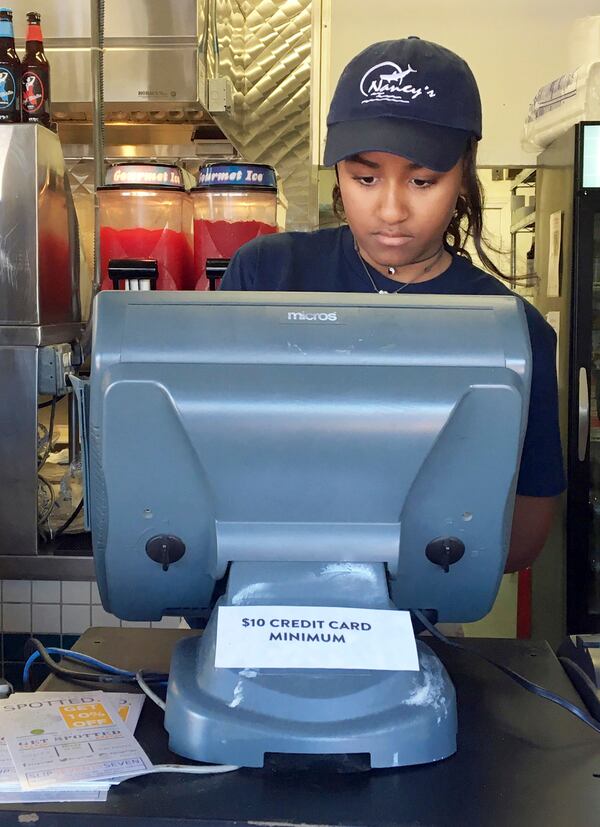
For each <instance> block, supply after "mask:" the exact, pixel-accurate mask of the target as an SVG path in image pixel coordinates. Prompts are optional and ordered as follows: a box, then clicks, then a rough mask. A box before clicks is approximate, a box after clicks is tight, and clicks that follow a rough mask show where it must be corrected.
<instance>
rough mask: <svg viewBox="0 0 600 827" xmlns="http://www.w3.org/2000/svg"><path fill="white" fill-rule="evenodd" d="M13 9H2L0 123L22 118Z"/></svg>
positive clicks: (0, 23) (0, 30)
mask: <svg viewBox="0 0 600 827" xmlns="http://www.w3.org/2000/svg"><path fill="white" fill-rule="evenodd" d="M12 18H13V15H12V11H11V10H10V9H0V123H19V121H20V120H21V61H20V60H19V57H18V55H17V53H16V51H15V37H14V34H13V24H12Z"/></svg>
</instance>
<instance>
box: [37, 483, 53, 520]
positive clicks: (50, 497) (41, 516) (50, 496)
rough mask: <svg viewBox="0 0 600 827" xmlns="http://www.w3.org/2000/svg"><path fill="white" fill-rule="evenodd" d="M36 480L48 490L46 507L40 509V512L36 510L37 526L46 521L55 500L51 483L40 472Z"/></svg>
mask: <svg viewBox="0 0 600 827" xmlns="http://www.w3.org/2000/svg"><path fill="white" fill-rule="evenodd" d="M38 480H39V482H41V483H42V485H43V486H45V487H46V490H47V491H48V504H47V505H46V508H45V509H44V510H43V511H41V513H40V512H39V511H38V521H37V524H38V527H39V526H41V525H43V524H44V523H45V522H46V520H47V519H48V517H49V516H50V514H51V513H52V509H53V508H54V504H55V502H56V496H55V494H54V488H53V486H52V485H51V483H49V482H48V480H47V479H46V477H43V476H42V475H41V474H38Z"/></svg>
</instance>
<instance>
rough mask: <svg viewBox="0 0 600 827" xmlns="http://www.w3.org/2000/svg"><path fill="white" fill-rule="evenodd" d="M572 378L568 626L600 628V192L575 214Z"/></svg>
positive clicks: (580, 202) (588, 195)
mask: <svg viewBox="0 0 600 827" xmlns="http://www.w3.org/2000/svg"><path fill="white" fill-rule="evenodd" d="M574 219H575V220H574V239H573V240H574V251H573V252H574V256H573V264H574V267H573V282H572V289H573V292H572V316H571V322H572V328H571V333H572V338H571V365H570V381H569V385H570V387H569V399H570V404H569V408H570V410H569V450H568V472H569V489H568V497H567V502H568V516H567V552H568V553H567V626H568V631H569V633H572V634H573V633H579V632H584V633H585V632H589V633H593V632H600V193H598V191H597V190H592V191H585V190H582V191H580V193H579V196H578V197H577V199H576V205H575V214H574Z"/></svg>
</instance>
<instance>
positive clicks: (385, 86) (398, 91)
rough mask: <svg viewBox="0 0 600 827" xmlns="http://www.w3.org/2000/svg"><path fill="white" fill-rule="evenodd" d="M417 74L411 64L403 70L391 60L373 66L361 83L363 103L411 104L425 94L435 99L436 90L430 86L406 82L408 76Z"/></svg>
mask: <svg viewBox="0 0 600 827" xmlns="http://www.w3.org/2000/svg"><path fill="white" fill-rule="evenodd" d="M416 72H417V70H416V69H413V67H412V66H411V65H410V63H409V64H408V65H407V67H406V69H401V68H400V67H399V66H398V64H397V63H392V61H391V60H386V61H384V62H383V63H378V64H377V65H376V66H371V68H370V69H369V70H368V72H365V74H364V75H363V76H362V80H361V82H360V91H361V92H362V94H363V100H362V101H361V103H373V102H374V101H393V102H394V103H410V102H411V100H415V99H416V98H418V97H419V95H423V94H425V95H427V96H428V97H430V98H435V90H434V89H431V88H430V87H429V86H414V85H413V84H412V83H405V82H404V80H405V78H406V77H407V76H408V75H411V74H412V73H416Z"/></svg>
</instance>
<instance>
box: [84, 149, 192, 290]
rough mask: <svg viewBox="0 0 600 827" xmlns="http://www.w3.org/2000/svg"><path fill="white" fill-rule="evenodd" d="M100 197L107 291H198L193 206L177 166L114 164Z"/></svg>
mask: <svg viewBox="0 0 600 827" xmlns="http://www.w3.org/2000/svg"><path fill="white" fill-rule="evenodd" d="M98 201H99V206H100V266H101V270H102V283H101V289H102V290H113V289H115V290H116V289H119V288H121V289H125V290H193V288H194V286H195V283H196V279H195V277H194V256H193V247H192V232H193V228H192V221H193V210H192V202H191V198H190V196H189V194H188V193H187V192H186V191H185V187H184V181H183V173H182V171H181V169H180V168H179V167H178V166H176V165H175V164H145V163H135V162H125V163H119V164H114V165H113V166H111V167H110V168H109V169H108V171H107V175H106V185H105V186H103V187H98Z"/></svg>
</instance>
